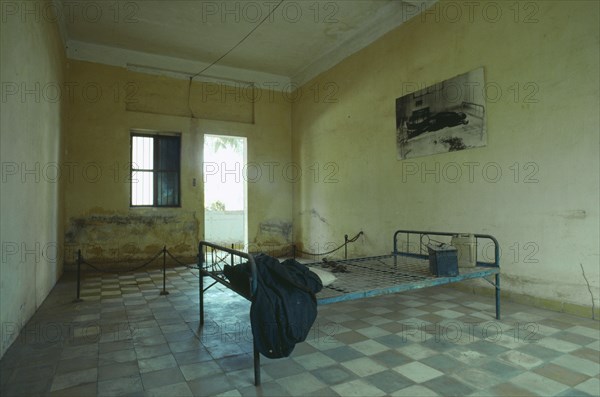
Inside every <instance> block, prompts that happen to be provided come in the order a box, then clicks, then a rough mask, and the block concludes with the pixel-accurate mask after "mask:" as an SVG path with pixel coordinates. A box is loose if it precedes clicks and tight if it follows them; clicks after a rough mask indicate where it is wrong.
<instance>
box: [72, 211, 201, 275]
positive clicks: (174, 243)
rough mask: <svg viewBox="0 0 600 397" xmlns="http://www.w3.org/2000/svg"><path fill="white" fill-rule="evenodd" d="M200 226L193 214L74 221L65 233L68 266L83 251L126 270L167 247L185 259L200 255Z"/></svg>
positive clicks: (90, 217)
mask: <svg viewBox="0 0 600 397" xmlns="http://www.w3.org/2000/svg"><path fill="white" fill-rule="evenodd" d="M198 234H199V225H198V222H197V220H196V218H195V212H193V211H180V210H179V211H177V212H168V213H163V212H162V211H161V213H156V212H151V213H140V214H122V213H113V214H97V213H94V214H90V215H88V216H83V217H75V218H71V219H70V220H69V222H68V225H67V230H66V232H65V245H66V246H67V247H69V250H70V251H71V255H69V253H67V255H65V256H66V261H67V263H73V261H74V257H75V256H74V254H75V253H76V252H77V250H79V249H81V250H82V254H83V256H84V258H85V259H86V260H88V261H91V262H96V263H108V262H122V263H123V267H126V266H127V264H128V263H131V262H134V261H140V260H145V259H148V258H151V257H152V256H154V255H155V254H156V253H157V252H159V251H160V250H162V248H163V247H167V249H168V250H169V252H170V253H172V254H173V255H175V256H176V257H178V258H179V257H181V258H182V259H184V258H186V259H189V258H193V257H194V256H195V255H196V250H197V248H196V243H197V236H198Z"/></svg>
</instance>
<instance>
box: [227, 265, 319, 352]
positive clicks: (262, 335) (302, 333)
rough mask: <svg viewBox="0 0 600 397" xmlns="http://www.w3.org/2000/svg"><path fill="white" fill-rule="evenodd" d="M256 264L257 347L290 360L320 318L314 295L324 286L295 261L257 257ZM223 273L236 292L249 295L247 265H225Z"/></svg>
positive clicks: (254, 312) (254, 316)
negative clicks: (295, 349) (288, 357)
mask: <svg viewBox="0 0 600 397" xmlns="http://www.w3.org/2000/svg"><path fill="white" fill-rule="evenodd" d="M254 261H255V263H256V268H257V272H258V280H257V281H258V283H257V291H256V293H255V295H254V296H253V297H252V306H251V308H250V321H251V324H252V335H253V337H254V344H255V346H256V348H257V349H258V351H259V352H260V353H262V354H263V355H264V356H266V357H269V358H280V357H287V356H289V355H290V354H291V353H292V351H293V350H294V347H295V345H296V343H299V342H302V341H304V340H305V339H306V337H307V336H308V333H309V332H310V329H311V327H312V325H313V323H314V321H315V319H316V317H317V300H316V297H315V294H316V293H318V292H319V291H320V290H321V288H323V285H322V284H321V280H320V279H319V277H318V276H317V275H316V274H314V273H313V272H311V271H310V270H309V269H308V268H307V267H306V266H304V265H302V264H301V263H298V262H296V261H294V260H292V259H288V260H286V261H283V262H281V263H280V262H279V261H278V260H277V259H275V258H273V257H271V256H268V255H265V254H258V255H256V256H255V257H254ZM224 273H225V276H226V277H227V278H228V279H229V280H230V281H231V283H232V284H233V286H234V287H235V289H237V290H239V291H240V292H242V293H244V294H245V295H246V296H249V295H250V294H249V293H248V292H249V282H248V277H249V275H250V270H249V266H248V265H247V264H241V265H237V266H234V267H230V266H226V267H225V271H224Z"/></svg>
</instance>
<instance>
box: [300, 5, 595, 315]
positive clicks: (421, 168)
mask: <svg viewBox="0 0 600 397" xmlns="http://www.w3.org/2000/svg"><path fill="white" fill-rule="evenodd" d="M475 4H476V5H475V8H474V9H473V13H470V12H469V9H468V8H466V7H465V6H464V5H462V3H460V2H441V3H439V4H437V5H436V6H434V8H432V9H431V10H429V11H427V12H426V13H425V14H423V15H422V16H418V17H416V18H414V19H412V20H411V21H410V22H408V23H407V24H405V25H403V26H401V27H399V28H398V29H396V30H394V31H392V32H390V33H388V34H387V35H385V36H384V37H382V38H381V39H379V40H377V41H376V42H374V43H373V44H372V45H370V46H368V47H367V48H365V49H363V50H362V51H360V52H358V53H356V54H354V55H352V56H350V57H349V58H347V59H346V60H344V61H343V62H341V63H339V64H338V65H336V66H335V67H333V68H332V69H330V70H328V71H327V72H325V73H323V74H321V75H320V76H318V77H317V78H316V79H314V80H313V81H311V82H308V83H307V84H306V85H305V86H303V87H302V89H303V91H304V92H309V91H311V90H312V91H314V90H315V88H318V87H321V88H326V87H327V86H329V87H334V88H335V89H337V92H336V93H335V95H334V96H333V97H331V96H330V97H329V98H328V99H329V101H327V100H325V99H326V98H324V97H323V96H321V97H320V98H319V97H314V96H303V97H302V99H301V100H299V101H298V102H295V103H294V104H293V107H292V126H293V128H292V130H293V156H294V157H293V158H294V161H296V162H298V164H299V165H300V166H301V167H302V169H303V170H305V171H307V174H308V177H306V178H303V179H302V180H301V181H300V182H299V183H298V185H297V187H296V188H295V190H294V230H295V236H296V240H297V241H300V242H302V243H303V245H304V246H305V247H312V248H315V249H316V248H319V247H320V248H323V245H325V244H326V243H327V242H330V241H335V242H338V243H339V242H342V241H343V236H344V234H345V233H348V234H350V235H352V234H354V233H356V232H358V231H360V230H363V231H364V232H365V236H364V238H361V239H360V240H359V242H358V243H357V244H355V245H353V247H352V249H351V252H353V253H354V254H379V253H387V252H390V251H391V239H392V233H393V231H394V230H395V229H398V228H404V229H416V230H435V231H459V232H475V233H489V234H492V235H494V236H496V237H497V238H498V239H499V241H500V244H501V248H502V257H501V267H502V274H503V276H502V279H503V287H504V289H505V290H508V291H513V292H518V293H523V294H527V295H532V296H537V297H541V298H549V299H554V300H557V301H560V302H567V303H575V304H580V305H587V306H591V303H592V300H591V299H592V298H591V296H590V293H589V292H588V288H587V285H586V281H585V279H584V276H583V274H582V268H581V267H583V270H584V272H585V276H586V278H587V280H588V281H589V283H590V286H591V290H592V292H593V295H594V299H595V303H596V307H598V306H599V304H598V296H599V289H598V287H599V284H598V283H599V279H600V274H599V267H598V263H599V253H598V241H599V235H598V233H599V221H598V219H599V214H598V209H599V208H598V207H599V205H598V203H599V192H598V191H599V180H598V169H599V133H598V131H599V125H600V123H599V119H598V118H599V116H598V109H599V108H600V103H599V95H598V89H599V80H598V79H599V76H600V70H599V63H598V62H599V59H598V48H599V24H598V20H599V3H597V2H589V1H546V2H520V3H514V2H490V3H486V2H483V3H480V2H475ZM515 4H516V5H518V8H514V7H515ZM457 6H458V7H462V8H461V9H462V11H461V12H462V14H457V13H456V7H457ZM511 7H513V8H511ZM498 11H499V12H500V13H501V14H498ZM517 11H519V12H518V13H517ZM480 66H483V67H484V69H485V79H486V84H487V85H489V86H490V90H489V91H488V93H487V131H488V141H487V146H486V147H484V148H479V149H472V150H464V151H459V152H451V153H444V154H439V155H435V156H429V157H421V158H415V159H410V160H405V161H398V160H397V158H396V145H395V99H396V98H398V97H400V96H403V95H405V94H407V93H409V92H412V91H415V90H418V89H421V88H424V87H426V86H429V85H431V84H433V83H436V82H440V81H443V80H445V79H448V78H451V77H454V76H456V75H459V74H462V73H465V72H468V71H470V70H473V69H476V68H478V67H480ZM497 88H500V90H501V93H499V92H498V91H497ZM328 92H331V90H329V91H328ZM469 162H472V163H474V164H473V165H469V164H467V165H465V163H469ZM328 163H332V164H333V166H330V167H331V168H329V169H324V166H325V164H328ZM316 164H318V165H319V167H320V175H319V177H318V178H316V179H315V178H314V173H313V172H310V171H309V169H311V168H310V167H314V166H315V165H316ZM457 167H458V169H460V170H461V174H460V175H458V174H457V173H456V172H455V171H456V168H457ZM470 167H473V168H472V169H473V170H474V172H473V176H472V177H471V176H470V175H469V169H470ZM484 170H485V171H487V174H486V173H483V171H484ZM496 170H500V171H501V175H496V174H495V171H496ZM333 171H336V173H335V176H334V178H333V180H331V178H330V180H329V181H330V182H334V183H325V182H327V181H325V176H327V175H329V174H330V173H331V172H333ZM429 171H431V172H429ZM580 266H581V267H580Z"/></svg>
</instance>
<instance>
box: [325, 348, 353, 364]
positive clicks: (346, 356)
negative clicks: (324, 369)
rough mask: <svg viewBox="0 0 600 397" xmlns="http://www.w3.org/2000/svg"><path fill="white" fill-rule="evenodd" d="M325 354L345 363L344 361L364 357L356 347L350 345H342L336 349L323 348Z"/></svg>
mask: <svg viewBox="0 0 600 397" xmlns="http://www.w3.org/2000/svg"><path fill="white" fill-rule="evenodd" d="M323 354H325V355H326V356H328V357H330V358H332V359H333V360H335V361H337V362H338V363H343V362H344V361H350V360H354V359H355V358H359V357H362V356H363V355H362V354H361V353H359V352H358V351H357V350H356V349H353V348H351V347H348V346H340V347H336V348H334V349H328V350H323Z"/></svg>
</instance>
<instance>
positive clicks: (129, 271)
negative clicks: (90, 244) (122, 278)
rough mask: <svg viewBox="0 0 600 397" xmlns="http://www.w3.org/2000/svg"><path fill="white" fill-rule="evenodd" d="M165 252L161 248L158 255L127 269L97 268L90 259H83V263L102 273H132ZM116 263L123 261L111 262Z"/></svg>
mask: <svg viewBox="0 0 600 397" xmlns="http://www.w3.org/2000/svg"><path fill="white" fill-rule="evenodd" d="M162 253H163V250H160V251H159V252H158V253H157V254H156V255H154V256H153V257H152V258H151V259H149V260H147V261H146V262H144V263H142V264H141V265H139V266H135V267H133V268H131V269H125V270H102V269H99V268H97V267H96V266H94V265H92V264H91V263H89V262H88V261H86V260H85V259H83V258H82V259H81V261H82V262H81V263H82V264H84V265H87V266H89V267H91V268H92V269H94V270H96V271H97V272H100V273H112V274H115V273H116V274H121V273H131V272H134V271H136V270H139V269H141V268H143V267H146V266H148V265H149V264H150V263H152V262H154V261H155V260H156V259H157V258H158V257H159V256H160V255H161V254H162ZM116 263H122V262H111V264H116Z"/></svg>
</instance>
